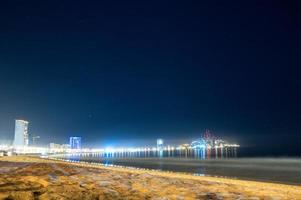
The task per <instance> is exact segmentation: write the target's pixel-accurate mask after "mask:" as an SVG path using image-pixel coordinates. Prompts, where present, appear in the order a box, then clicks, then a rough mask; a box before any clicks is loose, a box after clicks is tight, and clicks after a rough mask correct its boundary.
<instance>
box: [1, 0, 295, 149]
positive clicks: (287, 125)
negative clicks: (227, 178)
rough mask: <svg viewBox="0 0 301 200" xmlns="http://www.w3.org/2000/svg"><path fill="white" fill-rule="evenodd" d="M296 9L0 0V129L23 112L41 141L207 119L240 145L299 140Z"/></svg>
mask: <svg viewBox="0 0 301 200" xmlns="http://www.w3.org/2000/svg"><path fill="white" fill-rule="evenodd" d="M298 7H299V6H298V5H295V4H287V3H286V2H284V1H283V2H277V1H264V2H262V1H248V2H246V1H219V2H217V1H189V2H183V1H182V2H180V1H179V3H177V2H175V1H169V2H168V1H158V2H155V1H151V2H149V3H146V2H143V1H136V2H134V1H131V2H125V1H121V2H119V3H118V2H115V1H114V2H113V1H106V2H105V3H103V2H100V1H89V2H85V1H81V3H78V2H77V1H57V2H56V1H48V3H46V2H45V1H35V2H34V1H7V2H2V3H1V8H0V91H1V94H0V133H1V137H2V138H11V137H12V135H13V128H14V121H13V120H14V119H15V118H23V119H26V120H29V121H30V123H31V124H30V130H31V133H36V134H38V135H40V136H41V138H42V139H41V142H51V141H54V142H62V141H64V140H65V141H67V137H69V136H72V135H80V136H82V137H83V138H84V139H83V141H86V143H90V144H95V145H97V144H101V143H103V141H111V142H112V141H115V142H116V141H117V139H118V140H119V141H120V139H122V140H132V139H142V140H144V139H153V138H157V137H163V138H177V139H184V138H189V139H190V138H195V137H197V136H198V134H199V133H200V132H202V131H203V130H204V129H205V128H209V129H212V130H213V131H214V132H215V133H216V134H217V135H222V136H224V137H229V138H232V139H234V140H238V141H239V142H242V143H247V142H246V141H247V140H252V138H253V139H254V138H256V140H260V141H264V140H266V138H268V137H273V138H278V139H274V140H275V141H282V139H281V138H284V137H285V138H286V140H287V142H286V143H287V144H288V143H292V144H295V146H297V142H296V138H300V132H301V128H300V121H301V107H300V102H301V101H300V100H301V94H300V86H301V81H300V69H299V67H300V64H301V62H300V44H301V39H300V35H301V28H300V27H301V26H300V13H299V10H298ZM1 137H0V138H1ZM279 138H280V140H279ZM244 140H245V141H244ZM254 140H255V139H254ZM254 140H252V141H253V142H254ZM254 143H256V142H254ZM292 148H293V147H292Z"/></svg>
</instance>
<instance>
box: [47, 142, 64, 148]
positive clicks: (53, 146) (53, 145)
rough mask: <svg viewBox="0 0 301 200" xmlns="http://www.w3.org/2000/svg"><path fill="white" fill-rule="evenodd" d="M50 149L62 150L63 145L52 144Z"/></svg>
mask: <svg viewBox="0 0 301 200" xmlns="http://www.w3.org/2000/svg"><path fill="white" fill-rule="evenodd" d="M49 148H50V149H61V148H62V145H60V144H56V143H50V144H49Z"/></svg>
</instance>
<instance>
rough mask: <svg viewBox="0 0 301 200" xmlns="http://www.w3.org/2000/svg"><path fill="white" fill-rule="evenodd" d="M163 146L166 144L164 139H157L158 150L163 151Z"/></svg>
mask: <svg viewBox="0 0 301 200" xmlns="http://www.w3.org/2000/svg"><path fill="white" fill-rule="evenodd" d="M163 144H164V141H163V139H157V150H160V151H161V150H163Z"/></svg>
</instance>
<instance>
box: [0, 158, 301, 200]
mask: <svg viewBox="0 0 301 200" xmlns="http://www.w3.org/2000/svg"><path fill="white" fill-rule="evenodd" d="M0 199H20V200H21V199H22V200H27V199H33V200H34V199H41V200H46V199H74V200H76V199H87V200H88V199H93V200H94V199H120V200H122V199H129V200H130V199H133V200H134V199H137V200H138V199H154V200H155V199H157V200H159V199H161V200H166V199H171V200H173V199H174V200H180V199H184V200H185V199H187V200H191V199H253V200H255V199H287V200H288V199H289V200H293V199H301V186H293V185H284V184H275V183H264V182H255V181H242V180H235V179H226V178H215V177H206V176H204V177H199V176H192V175H187V174H180V173H168V172H159V171H152V170H138V169H129V168H117V167H105V166H96V165H90V164H81V163H65V162H61V161H54V160H46V159H41V158H37V157H24V156H13V157H0Z"/></svg>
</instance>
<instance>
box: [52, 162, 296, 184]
mask: <svg viewBox="0 0 301 200" xmlns="http://www.w3.org/2000/svg"><path fill="white" fill-rule="evenodd" d="M53 158H54V159H62V160H64V161H67V162H79V161H80V162H83V163H85V162H88V163H91V164H94V165H99V163H100V164H101V165H104V166H107V165H112V166H117V167H118V166H119V167H124V168H134V169H146V170H157V171H162V172H175V173H182V174H190V175H195V176H208V177H217V178H228V179H235V180H247V181H257V182H267V183H278V184H286V185H299V186H301V159H295V160H292V159H282V160H279V159H268V160H266V159H263V158H253V159H252V158H246V159H226V160H221V159H218V160H214V159H213V160H195V159H184V160H181V159H174V158H98V157H89V156H88V157H85V156H83V157H72V156H71V157H69V156H67V157H63V156H61V157H60V156H58V157H56V156H53V157H51V156H50V159H53ZM282 174H285V176H283V175H282Z"/></svg>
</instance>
